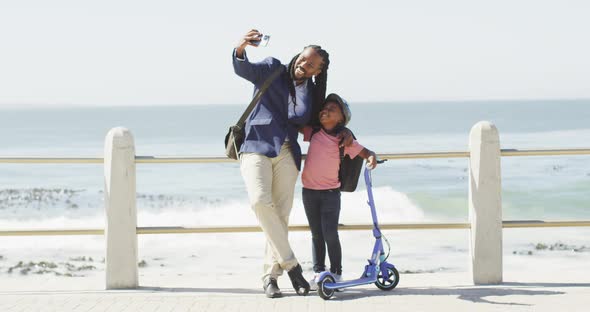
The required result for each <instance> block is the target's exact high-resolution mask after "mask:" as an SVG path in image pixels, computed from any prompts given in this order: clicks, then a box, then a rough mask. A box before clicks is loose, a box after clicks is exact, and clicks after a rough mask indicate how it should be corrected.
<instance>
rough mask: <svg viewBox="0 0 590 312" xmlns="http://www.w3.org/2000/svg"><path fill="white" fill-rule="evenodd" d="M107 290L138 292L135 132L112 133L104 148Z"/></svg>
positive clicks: (116, 131)
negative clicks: (127, 289) (131, 289)
mask: <svg viewBox="0 0 590 312" xmlns="http://www.w3.org/2000/svg"><path fill="white" fill-rule="evenodd" d="M104 177H105V192H104V194H105V198H104V204H105V212H106V226H105V241H106V257H105V272H106V288H107V289H124V288H137V286H138V284H139V282H138V272H137V230H136V228H137V211H136V207H135V143H134V141H133V136H132V135H131V132H130V131H129V130H127V129H125V128H122V127H117V128H113V129H111V130H110V131H109V133H108V134H107V136H106V139H105V147H104Z"/></svg>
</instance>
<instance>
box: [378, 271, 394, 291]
mask: <svg viewBox="0 0 590 312" xmlns="http://www.w3.org/2000/svg"><path fill="white" fill-rule="evenodd" d="M387 275H388V276H383V274H381V271H380V272H379V276H377V281H376V282H375V286H377V287H378V288H379V289H381V290H392V289H394V288H395V286H397V283H399V272H398V271H397V269H396V268H387Z"/></svg>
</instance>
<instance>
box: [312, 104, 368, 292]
mask: <svg viewBox="0 0 590 312" xmlns="http://www.w3.org/2000/svg"><path fill="white" fill-rule="evenodd" d="M319 117H320V123H321V125H322V128H321V129H313V128H311V127H305V128H303V140H304V141H308V142H310V144H309V149H308V152H307V159H306V160H305V167H304V168H303V173H302V175H301V181H302V183H303V206H304V207H305V214H306V215H307V220H308V222H309V227H310V228H311V235H312V247H313V248H312V251H313V270H314V272H315V276H314V278H313V279H312V280H310V285H311V287H312V290H313V289H317V284H316V282H315V279H316V277H317V276H318V275H319V273H321V272H322V271H325V270H326V264H325V259H326V245H327V246H328V256H329V257H330V272H332V273H333V274H334V275H335V277H336V281H340V280H341V275H342V250H341V247H340V239H339V238H338V219H339V217H340V181H339V180H338V171H339V168H340V151H339V144H340V142H339V139H338V137H337V134H338V132H339V131H340V130H342V128H344V126H346V124H348V122H349V121H350V117H351V113H350V109H349V107H348V103H346V101H345V100H343V99H342V98H341V97H340V96H338V95H337V94H335V93H332V94H330V95H328V97H327V98H326V101H325V102H324V107H323V109H322V110H321V111H320V116H319ZM344 154H348V155H349V156H350V158H354V157H356V156H357V155H359V156H361V157H362V158H364V159H366V160H367V162H368V163H369V166H370V167H371V168H374V167H375V166H376V165H377V157H376V155H375V153H373V152H372V151H370V150H368V149H366V148H364V147H363V146H362V145H360V144H359V143H358V142H357V141H353V143H352V145H351V146H347V147H345V148H344Z"/></svg>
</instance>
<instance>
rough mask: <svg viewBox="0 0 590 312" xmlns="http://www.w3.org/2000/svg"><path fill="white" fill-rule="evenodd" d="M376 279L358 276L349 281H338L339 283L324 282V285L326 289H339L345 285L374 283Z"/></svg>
mask: <svg viewBox="0 0 590 312" xmlns="http://www.w3.org/2000/svg"><path fill="white" fill-rule="evenodd" d="M376 281H377V279H376V278H373V277H364V278H359V279H355V280H351V281H344V282H340V283H324V287H325V288H327V289H339V288H346V287H352V286H359V285H365V284H372V283H375V282H376Z"/></svg>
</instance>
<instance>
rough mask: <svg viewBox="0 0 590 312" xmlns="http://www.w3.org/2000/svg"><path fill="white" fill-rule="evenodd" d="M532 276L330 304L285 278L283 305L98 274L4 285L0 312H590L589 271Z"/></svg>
mask: <svg viewBox="0 0 590 312" xmlns="http://www.w3.org/2000/svg"><path fill="white" fill-rule="evenodd" d="M532 273H533V272H505V280H506V281H505V282H504V283H503V284H501V285H494V286H473V285H470V279H469V276H468V273H430V274H405V275H402V277H401V279H400V280H401V282H400V285H399V286H398V288H396V289H394V290H393V291H390V292H385V291H381V290H379V289H377V288H376V287H375V286H373V285H367V286H365V287H355V288H349V289H346V290H345V291H343V292H341V293H337V294H336V296H335V297H334V298H332V299H331V300H329V301H324V300H323V299H321V298H320V297H319V296H318V295H317V293H315V292H313V293H311V294H310V295H309V296H307V297H300V296H297V295H296V294H295V293H294V292H293V291H292V290H291V289H290V288H289V287H287V286H288V285H289V284H288V280H287V278H286V277H282V278H281V279H280V280H279V285H280V286H282V288H283V291H284V293H285V297H283V298H279V299H267V298H266V297H265V296H264V295H263V294H262V291H261V290H260V289H259V288H257V287H253V286H255V285H253V283H252V280H248V281H246V280H245V279H242V278H236V277H235V276H233V277H232V276H222V277H220V278H219V279H215V280H212V279H211V277H206V279H205V280H199V278H198V277H194V278H195V279H194V280H193V279H192V278H193V277H188V278H187V277H186V276H184V277H183V278H182V279H178V278H170V277H162V278H159V277H157V276H144V277H143V278H142V280H141V282H142V284H143V285H146V286H143V287H141V288H140V289H137V290H118V291H104V290H101V288H102V287H103V284H102V283H103V281H102V276H101V275H100V274H99V275H97V276H95V277H93V278H83V279H80V280H76V279H72V278H70V279H67V278H56V277H26V278H8V279H4V278H3V279H2V285H1V287H0V311H2V312H9V311H10V312H12V311H80V312H82V311H87V312H90V311H91V312H98V311H355V312H359V311H361V310H363V311H552V312H553V311H568V312H571V311H590V280H588V279H587V278H586V277H587V275H588V272H583V273H584V274H575V272H564V274H559V272H550V273H548V274H544V273H543V272H538V274H532ZM584 276H586V277H584ZM515 280H520V282H515ZM557 280H561V282H559V281H557ZM192 281H194V282H192ZM564 281H567V282H564ZM204 282H206V283H204ZM207 283H208V284H209V286H203V285H204V284H207ZM149 285H158V286H149ZM31 289H34V290H31Z"/></svg>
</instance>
